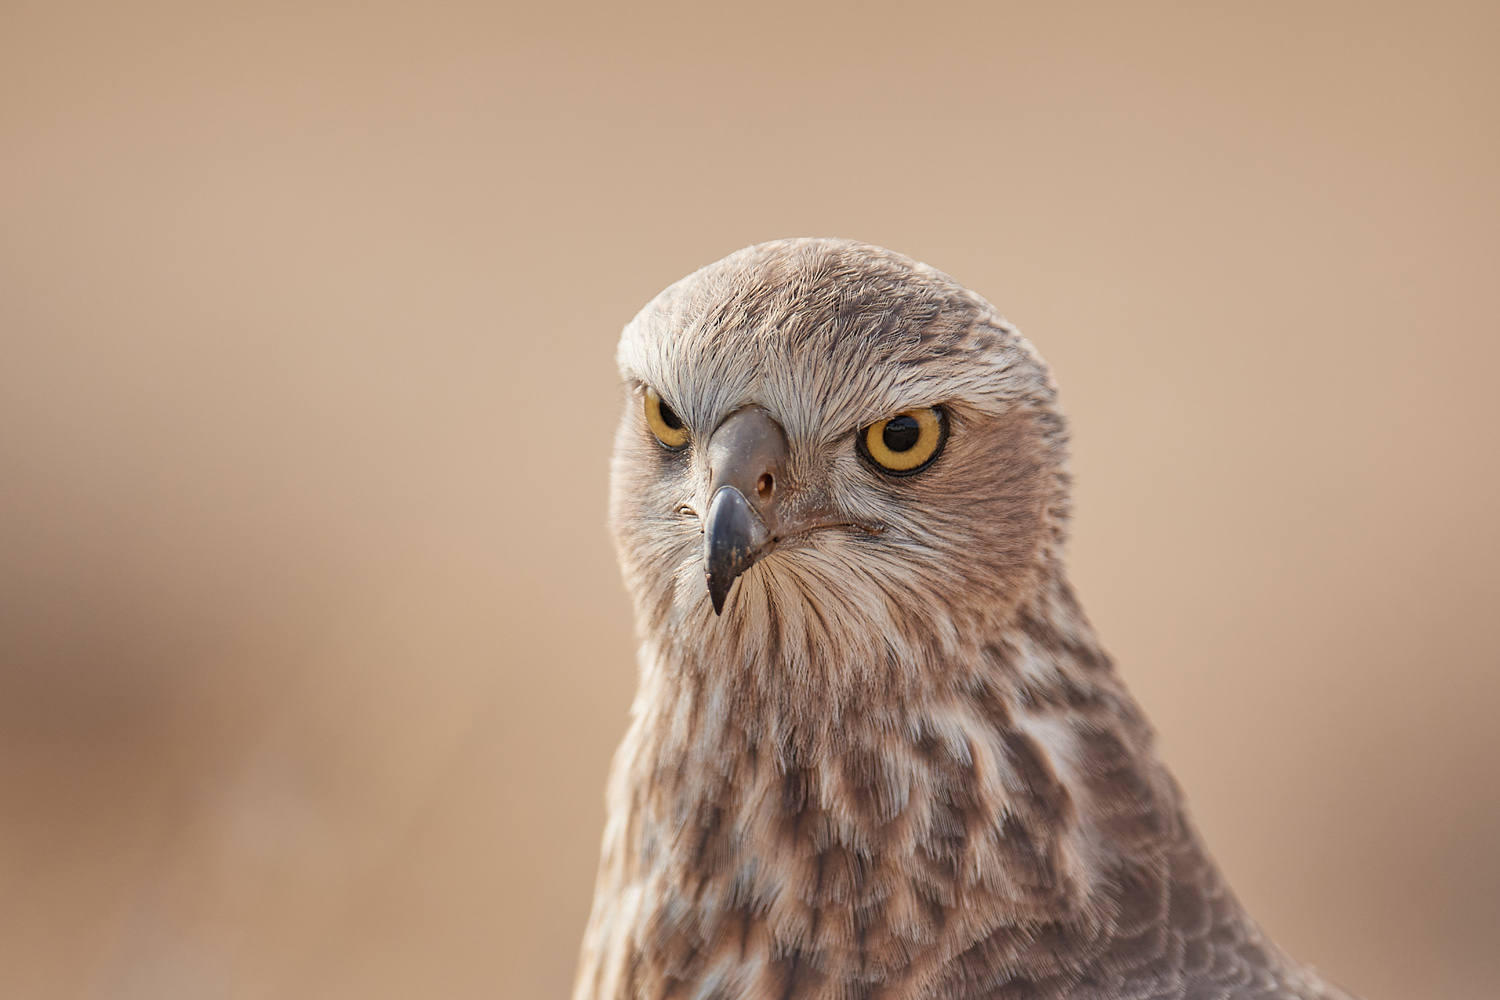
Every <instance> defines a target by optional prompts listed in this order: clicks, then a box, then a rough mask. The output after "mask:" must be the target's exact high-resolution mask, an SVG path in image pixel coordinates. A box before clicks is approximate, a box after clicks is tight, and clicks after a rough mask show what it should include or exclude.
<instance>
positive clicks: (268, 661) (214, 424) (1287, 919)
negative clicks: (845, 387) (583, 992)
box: [0, 0, 1500, 1000]
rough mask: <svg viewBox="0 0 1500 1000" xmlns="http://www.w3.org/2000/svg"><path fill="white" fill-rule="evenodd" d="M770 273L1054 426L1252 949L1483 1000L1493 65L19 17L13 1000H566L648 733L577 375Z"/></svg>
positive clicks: (929, 23)
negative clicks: (609, 819)
mask: <svg viewBox="0 0 1500 1000" xmlns="http://www.w3.org/2000/svg"><path fill="white" fill-rule="evenodd" d="M537 6H538V7H540V6H543V5H537ZM812 234H819V235H822V234H830V235H847V236H853V237H857V238H861V239H866V240H870V241H872V242H877V243H881V244H885V245H888V246H891V247H894V248H897V249H900V250H903V251H905V252H907V253H910V254H912V255H914V256H916V257H919V258H921V259H924V260H927V261H929V262H931V263H933V264H934V265H936V266H938V267H940V268H942V269H944V270H947V271H949V272H950V273H952V274H953V275H955V276H956V277H958V278H959V279H960V280H962V281H964V282H966V283H967V284H969V285H970V286H972V287H974V288H975V289H977V290H979V291H980V292H982V293H983V294H985V295H986V296H988V297H989V298H991V299H992V300H993V301H995V302H996V303H997V304H999V305H1000V307H1001V308H1002V310H1003V311H1005V312H1006V313H1007V314H1008V315H1009V316H1010V317H1011V318H1012V319H1013V320H1015V321H1016V322H1018V323H1019V324H1020V325H1021V327H1022V329H1023V330H1024V331H1026V332H1027V333H1028V334H1029V335H1030V336H1031V338H1032V339H1033V340H1034V342H1035V343H1036V344H1037V345H1038V347H1039V348H1040V349H1041V351H1042V352H1043V353H1044V354H1045V355H1046V356H1047V357H1048V358H1049V359H1050V360H1051V361H1052V362H1053V364H1054V365H1055V367H1056V370H1057V372H1058V376H1059V379H1060V381H1061V384H1062V386H1063V394H1064V401H1065V403H1066V406H1067V409H1068V410H1069V412H1070V413H1071V414H1072V416H1073V418H1074V427H1075V438H1076V449H1075V454H1076V463H1075V471H1076V475H1077V496H1078V503H1077V518H1076V534H1075V541H1074V544H1073V556H1072V563H1073V567H1074V573H1075V577H1076V581H1077V583H1078V585H1079V589H1080V592H1081V594H1082V596H1083V599H1084V601H1085V603H1086V604H1087V606H1088V608H1089V609H1090V611H1091V613H1092V615H1093V617H1094V618H1095V620H1096V622H1097V623H1098V625H1099V627H1100V629H1101V631H1102V633H1103V635H1104V637H1105V640H1106V642H1107V643H1108V644H1109V646H1110V647H1111V649H1112V650H1113V651H1114V653H1115V654H1116V656H1117V658H1118V660H1119V662H1120V664H1121V669H1122V670H1123V671H1124V673H1125V675H1126V676H1127V678H1128V679H1129V680H1130V682H1131V683H1132V685H1133V686H1134V688H1135V690H1136V692H1137V694H1138V695H1139V696H1140V698H1141V700H1142V701H1143V702H1144V704H1145V705H1146V707H1147V710H1148V711H1149V712H1150V713H1151V714H1152V716H1153V718H1154V719H1155V721H1156V723H1157V725H1158V727H1159V729H1160V732H1161V739H1162V743H1163V745H1164V748H1165V752H1166V754H1167V756H1168V757H1169V758H1170V760H1171V761H1172V763H1173V765H1174V766H1175V768H1176V770H1177V772H1178V774H1179V776H1180V777H1181V779H1182V781H1183V783H1184V784H1185V785H1186V787H1187V789H1188V792H1189V794H1190V795H1191V797H1192V799H1193V801H1194V803H1195V805H1196V810H1197V815H1198V817H1199V819H1200V821H1201V824H1202V826H1203V827H1204V828H1205V829H1206V831H1207V834H1208V836H1209V839H1210V840H1211V842H1212V843H1213V844H1214V845H1215V848H1216V850H1217V852H1218V854H1219V856H1220V857H1221V859H1222V861H1223V863H1224V865H1225V867H1226V868H1227V869H1228V871H1229V873H1230V875H1231V877H1232V879H1233V880H1234V882H1235V883H1236V884H1237V885H1238V887H1239V889H1240V891H1241V894H1242V895H1243V896H1244V897H1245V898H1246V900H1247V901H1248V903H1249V904H1250V906H1251V907H1252V908H1253V910H1254V911H1255V912H1256V913H1257V914H1259V915H1260V917H1261V918H1262V919H1263V921H1264V922H1265V923H1266V924H1267V925H1268V927H1269V928H1270V929H1271V931H1272V932H1273V933H1274V934H1276V935H1277V936H1278V937H1279V938H1280V939H1281V940H1282V941H1283V942H1284V943H1285V944H1286V945H1287V946H1288V947H1289V948H1290V949H1291V950H1292V951H1293V952H1295V953H1296V954H1298V955H1299V956H1301V957H1303V958H1306V959H1309V960H1311V961H1313V962H1314V963H1316V964H1317V965H1319V966H1320V967H1321V968H1324V969H1325V970H1328V971H1329V972H1330V973H1331V974H1332V975H1333V976H1334V977H1335V978H1337V979H1340V980H1342V981H1344V982H1345V983H1347V984H1348V985H1349V986H1351V987H1353V988H1355V989H1358V990H1360V991H1361V992H1364V993H1366V994H1368V996H1369V997H1370V998H1371V1000H1378V998H1392V1000H1394V998H1398V997H1399V998H1406V1000H1440V998H1441V1000H1462V998H1475V1000H1478V998H1482V997H1493V996H1494V995H1495V990H1496V983H1500V947H1497V941H1500V736H1497V731H1500V729H1497V722H1496V720H1497V716H1500V656H1497V650H1500V614H1497V612H1496V605H1497V598H1500V569H1497V565H1500V536H1497V528H1496V524H1497V516H1496V515H1497V496H1500V489H1497V487H1500V483H1497V430H1500V391H1497V388H1496V382H1497V372H1500V365H1497V362H1500V338H1497V332H1500V331H1497V326H1500V323H1497V318H1496V317H1497V308H1496V306H1497V289H1500V282H1497V274H1500V254H1497V250H1500V9H1497V8H1496V7H1495V6H1494V5H1493V4H1487V3H1475V4H1456V3H1424V4H1415V3H1413V4H1406V5H1389V4H1384V5H1382V4H1367V3H1345V4H1317V5H1311V4H1301V3H1286V4H1255V5H1244V6H1242V7H1241V8H1240V9H1238V11H1233V10H1230V9H1229V8H1227V7H1224V6H1221V5H1211V6H1210V5H1203V4H1197V3H1179V4H1129V5H1071V4H1051V3H1046V4H1043V3H1037V4H1024V5H1018V4H1003V3H1002V4H980V3H975V4H972V5H964V4H957V5H946V6H944V5H936V6H926V5H906V6H897V5H884V6H882V5H874V6H872V5H869V4H847V5H840V6H831V5H820V4H815V5H812V6H811V7H804V6H802V5H797V4H788V5H776V4H741V5H736V6H734V7H722V8H714V9H710V8H708V7H704V6H699V5H689V4H682V5H679V6H676V7H657V8H649V9H648V8H641V9H638V10H634V11H627V10H625V9H623V8H618V7H615V6H613V5H605V4H598V5H594V6H580V5H571V6H565V5H547V13H539V12H537V11H523V10H521V9H519V8H512V7H507V6H505V5H503V4H494V3H478V2H470V3H443V2H436V3H425V4H414V3H412V4H397V3H367V4H355V3H333V2H323V3H318V2H314V3H290V2H272V3H266V2H258V3H253V4H252V3H229V4H211V5H206V4H202V3H189V2H178V3H166V2H162V3H151V2H127V3H102V2H101V3H91V4H90V3H66V2H64V3H58V2H49V3H43V2H33V0H9V2H7V3H5V4H4V5H3V6H0V996H4V997H7V998H9V997H15V998H75V997H76V998H100V1000H105V998H107V1000H125V998H130V1000H136V998H139V1000H171V998H192V1000H199V998H230V997H234V998H241V997H251V998H259V997H267V998H270V997H277V998H282V997H287V998H296V997H303V998H318V1000H322V998H344V997H347V998H361V1000H364V998H383V997H390V998H398V997H454V998H457V997H491V998H493V997H500V998H518V1000H519V998H533V997H544V996H560V995H563V994H564V992H565V991H566V989H567V987H568V984H569V982H570V978H571V974H572V966H573V960H574V953H575V948H576V943H577V940H578V937H579V934H580V932H581V929H582V926H583V921H584V918H585V914H586V911H587V906H588V900H589V896H590V891H591V887H592V880H593V869H594V864H595V852H596V845H597V842H598V836H599V832H600V826H601V822H602V805H601V789H602V785H603V780H604V774H605V769H606V766H607V764H608V759H609V755H610V753H611V750H612V748H613V746H614V744H615V742H616V741H617V740H618V738H619V736H620V734H621V732H622V730H623V727H624V720H625V711H626V707H627V704H628V701H629V697H630V694H631V690H632V687H633V682H634V677H633V669H634V667H633V642H632V637H631V626H630V621H629V614H628V608H627V605H626V599H625V595H624V593H623V591H622V589H621V587H620V585H619V583H618V580H617V576H616V572H615V567H614V558H613V554H612V552H611V551H610V547H609V542H608V539H607V537H606V534H605V531H604V528H603V518H604V496H605V476H606V468H605V464H606V456H607V453H608V448H609V440H610V435H611V432H612V426H613V422H614V418H615V413H616V408H617V395H616V391H617V387H616V382H615V375H614V372H613V362H612V352H613V343H614V339H615V336H616V334H617V332H618V330H619V328H620V326H621V325H622V324H623V323H624V322H625V321H626V320H628V319H629V318H630V316H631V315H632V314H633V313H634V311H635V310H636V309H637V308H639V307H640V306H641V305H642V304H643V303H644V302H645V301H646V300H647V299H648V298H649V297H650V296H651V295H653V294H654V293H655V292H656V291H658V290H659V289H660V288H661V287H662V286H664V285H666V284H667V283H668V282H670V281H673V280H675V279H676V278H678V277H680V276H681V275H683V274H685V273H686V272H687V271H689V270H691V269H692V268H694V267H696V266H698V265H701V264H703V263H706V262H708V261H710V260H713V259H715V258H717V257H719V256H721V255H723V254H724V253H726V252H728V251H730V250H733V249H735V248H737V247H739V246H742V245H744V244H747V243H751V242H755V241H758V240H762V239H767V238H772V237H778V236H785V235H812Z"/></svg>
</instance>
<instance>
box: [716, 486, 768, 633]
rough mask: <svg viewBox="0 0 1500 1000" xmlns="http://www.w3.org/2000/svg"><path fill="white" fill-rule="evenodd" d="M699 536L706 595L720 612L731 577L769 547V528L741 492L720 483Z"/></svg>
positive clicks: (757, 558)
mask: <svg viewBox="0 0 1500 1000" xmlns="http://www.w3.org/2000/svg"><path fill="white" fill-rule="evenodd" d="M703 536H704V538H703V565H704V567H705V568H706V569H707V570H708V596H709V597H710V598H711V599H712V600H713V602H714V614H716V615H717V614H722V613H723V612H724V598H726V597H728V596H729V588H730V587H731V586H733V585H734V581H735V580H737V579H739V576H740V574H741V573H743V572H745V570H747V569H749V568H750V567H751V566H754V565H755V564H756V563H757V562H759V561H760V558H761V556H763V555H765V554H766V553H767V552H769V551H770V549H771V541H772V539H771V532H770V530H769V529H767V528H766V523H765V522H764V521H762V520H761V519H760V515H758V514H756V513H755V510H754V508H752V507H751V506H750V501H749V500H747V499H745V494H743V493H741V492H740V491H739V490H737V489H735V488H734V487H733V486H720V487H719V489H718V492H716V493H715V494H714V499H713V502H712V503H710V504H709V506H708V520H707V521H706V522H705V523H704V526H703Z"/></svg>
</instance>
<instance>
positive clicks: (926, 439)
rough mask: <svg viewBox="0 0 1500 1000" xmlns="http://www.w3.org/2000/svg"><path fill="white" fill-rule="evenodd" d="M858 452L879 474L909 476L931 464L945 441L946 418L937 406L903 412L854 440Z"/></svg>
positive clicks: (869, 429) (879, 421) (946, 432)
mask: <svg viewBox="0 0 1500 1000" xmlns="http://www.w3.org/2000/svg"><path fill="white" fill-rule="evenodd" d="M855 440H856V441H857V442H858V443H859V452H860V454H861V455H863V456H864V457H865V458H866V459H868V460H869V461H870V463H871V464H873V465H875V466H876V467H877V468H879V469H880V470H881V471H882V472H888V473H890V474H891V475H893V476H910V475H913V474H915V473H918V472H921V471H922V470H923V469H925V468H927V467H928V466H929V465H931V464H932V463H933V461H934V460H935V459H936V458H937V457H938V454H939V453H940V452H941V451H942V450H943V444H944V443H945V442H946V441H947V440H948V417H947V415H946V414H945V413H944V412H943V411H942V410H940V409H938V408H937V407H936V406H923V407H920V408H918V409H915V410H902V411H901V412H900V413H898V414H896V415H895V416H893V417H887V418H886V419H884V420H877V421H875V422H874V423H873V424H871V425H870V426H868V427H866V428H864V429H863V430H861V431H860V432H859V435H858V436H857V437H856V438H855Z"/></svg>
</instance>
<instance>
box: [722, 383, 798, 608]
mask: <svg viewBox="0 0 1500 1000" xmlns="http://www.w3.org/2000/svg"><path fill="white" fill-rule="evenodd" d="M786 458H787V443H786V433H785V432H784V431H783V430H782V429H781V425H780V424H778V423H777V422H776V421H775V420H772V419H771V416H770V414H768V413H766V411H765V410H762V409H759V408H758V407H750V408H747V409H743V410H739V411H737V412H735V413H732V414H730V416H729V418H728V419H727V420H725V421H724V422H723V423H722V424H720V425H719V427H718V429H717V430H715V431H714V433H713V436H712V437H711V438H709V441H708V465H709V474H710V476H711V477H712V479H711V482H710V485H709V492H710V496H711V497H712V498H713V499H712V500H711V501H710V502H709V507H708V517H707V518H706V519H705V520H704V522H703V565H704V569H705V571H706V573H707V577H708V595H709V597H710V599H712V601H713V604H714V614H716V615H717V614H722V613H723V611H724V600H725V598H727V597H728V596H729V588H730V587H731V586H733V585H734V581H735V580H737V579H739V577H740V575H741V574H742V573H744V572H745V571H746V570H747V569H749V568H750V567H751V566H754V565H755V564H756V563H757V562H759V561H760V560H761V559H762V558H764V557H765V556H766V554H767V553H769V552H770V551H771V549H773V548H774V547H775V545H776V541H777V538H778V537H779V534H780V533H779V531H778V528H779V519H778V516H777V508H778V504H777V499H778V497H779V495H780V494H781V493H782V492H783V490H782V486H783V483H782V481H781V480H782V476H783V470H784V469H785V466H786Z"/></svg>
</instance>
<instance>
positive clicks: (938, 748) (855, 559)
mask: <svg viewBox="0 0 1500 1000" xmlns="http://www.w3.org/2000/svg"><path fill="white" fill-rule="evenodd" d="M618 362H619V366H620V370H621V372H622V375H623V377H624V379H625V381H626V384H627V387H628V388H627V393H628V400H627V403H626V406H625V412H624V416H623V418H622V419H621V422H620V426H619V431H618V433H617V436H616V439H615V452H614V458H613V466H612V485H611V499H610V523H611V528H612V531H613V534H614V538H615V543H616V547H617V550H618V554H619V558H620V562H621V565H622V568H623V572H624V576H625V581H626V584H627V587H628V589H629V591H630V593H631V596H632V598H633V601H634V606H635V615H636V622H637V629H638V632H639V635H640V639H641V647H640V686H639V690H638V693H637V695H636V698H635V702H634V705H633V707H632V710H631V720H630V725H629V729H628V732H627V735H626V736H625V739H624V742H623V743H622V745H621V746H620V749H619V751H618V753H617V755H616V757H615V761H614V764H613V769H612V772H611V777H610V779H609V787H608V792H607V805H608V820H607V823H606V826H605V832H604V844H603V852H602V858H601V863H600V869H599V874H598V882H597V887H596V894H595V898H594V905H593V912H592V915H591V917H590V919H589V923H588V928H587V931H586V932H585V938H584V942H583V951H582V958H581V961H580V966H579V971H578V978H577V982H576V987H575V991H574V998H575V1000H624V998H630V1000H666V998H682V1000H737V998H745V1000H813V998H818V1000H825V998H826V1000H877V998H878V1000H916V998H934V1000H977V998H981V997H983V998H1001V997H1005V998H1023V997H1024V998H1032V1000H1052V998H1063V997H1067V998H1088V1000H1146V998H1162V1000H1165V998H1180V1000H1213V998H1223V1000H1270V998H1328V1000H1349V997H1348V994H1346V993H1344V992H1342V991H1341V990H1339V989H1338V988H1336V987H1334V986H1331V985H1329V984H1327V983H1326V982H1324V981H1323V980H1322V979H1320V978H1319V977H1318V976H1317V975H1316V974H1315V973H1314V972H1312V971H1311V970H1309V969H1308V968H1306V967H1303V966H1300V965H1298V964H1296V963H1295V962H1293V961H1292V960H1291V959H1290V958H1288V957H1287V955H1286V954H1285V953H1283V952H1282V951H1281V950H1280V949H1278V948H1277V947H1276V945H1275V944H1274V943H1273V942H1271V941H1270V940H1269V939H1268V938H1267V937H1266V935H1265V934H1264V932H1263V931H1262V930H1261V929H1260V928H1259V927H1258V926H1257V925H1256V923H1255V922H1254V921H1253V920H1252V919H1251V917H1250V916H1249V915H1248V914H1247V913H1246V912H1245V910H1244V909H1243V908H1242V907H1241V905H1240V903H1239V902H1238V901H1237V900H1236V899H1235V897H1234V895H1233V893H1232V892H1231V891H1230V889H1229V887H1228V886H1227V885H1226V884H1225V882H1224V879H1223V877H1222V876H1221V875H1220V873H1219V871H1218V869H1217V868H1216V867H1215V865H1214V862H1213V861H1212V860H1211V858H1210V857H1209V855H1208V853H1207V851H1206V850H1205V848H1204V845H1203V843H1202V841H1201V840H1200V838H1199V836H1198V834H1197V832H1196V831H1195V829H1194V827H1193V825H1192V823H1191V821H1190V820H1189V818H1188V815H1187V813H1186V811H1185V808H1184V805H1183V797H1182V793H1181V792H1180V791H1179V790H1178V787H1177V785H1176V784H1175V782H1174V781H1173V779H1172V777H1171V775H1170V774H1169V773H1168V772H1167V769H1166V767H1165V766H1164V765H1163V764H1162V761H1161V760H1160V758H1159V757H1158V756H1157V753H1156V750H1155V749H1154V747H1153V742H1152V732H1151V728H1150V726H1149V724H1148V723H1147V721H1146V719H1145V717H1144V716H1143V714H1142V712H1141V710H1140V708H1139V707H1138V706H1137V705H1136V703H1135V702H1134V701H1133V700H1132V699H1131V696H1130V695H1129V693H1128V692H1127V691H1126V690H1125V687H1124V685H1123V684H1122V682H1121V680H1120V677H1119V675H1118V674H1117V673H1116V672H1115V670H1114V669H1113V666H1112V665H1111V662H1110V659H1109V658H1108V656H1106V654H1105V653H1104V652H1103V651H1102V650H1101V648H1100V645H1099V642H1098V640H1097V639H1095V637H1094V633H1093V630H1092V629H1091V627H1090V625H1089V623H1088V620H1087V619H1086V618H1085V616H1084V614H1083V612H1082V610H1081V609H1080V607H1079V605H1078V603H1077V601H1076V600H1075V598H1074V595H1073V591H1072V590H1071V588H1070V587H1069V584H1068V580H1067V576H1066V574H1065V572H1064V567H1063V543H1064V536H1065V529H1066V525H1067V520H1068V507H1069V479H1068V472H1067V451H1066V446H1067V432H1066V427H1065V423H1064V420H1063V417H1062V414H1061V413H1060V412H1059V409H1058V405H1057V400H1056V390H1055V387H1054V384H1053V381H1052V377H1051V375H1050V373H1049V371H1048V368H1047V366H1046V364H1045V363H1044V362H1043V361H1042V359H1041V358H1040V357H1039V356H1038V355H1037V353H1036V351H1035V350H1034V349H1033V348H1032V347H1031V345H1030V344H1029V343H1028V342H1027V341H1026V340H1024V339H1023V338H1022V337H1021V336H1020V335H1019V334H1018V333H1017V332H1016V330H1015V329H1014V328H1013V327H1011V326H1010V325H1009V324H1008V323H1007V322H1006V321H1005V320H1004V319H1002V318H1001V317H1000V315H999V314H998V313H997V312H996V311H995V309H994V307H992V306H991V305H990V304H989V303H988V302H986V301H985V300H984V299H982V298H980V297H979V296H978V295H976V294H974V293H973V292H970V291H968V290H967V289H965V288H964V287H962V286H961V285H959V284H958V283H957V282H955V281H954V280H953V279H951V278H949V277H947V276H946V275H944V274H942V273H940V272H938V271H936V270H934V269H933V268H931V267H928V266H926V265H924V264H920V263H917V262H915V261H913V260H911V259H909V258H907V257H904V256H902V255H900V254H896V253H892V252H890V251H888V250H883V249H880V248H878V247H873V246H868V245H864V244H860V243H855V242H850V241H846V240H815V239H802V240H785V241H778V242H773V243H765V244H761V245H758V246H753V247H750V248H748V249H745V250H741V251H739V252H737V253H734V254H731V255H730V256H728V257H726V258H724V259H723V260H721V261H719V262H717V263H715V264H711V265H709V266H708V267H705V268H703V269H702V270H700V271H698V272H696V273H694V274H692V275H690V276H689V277H687V278H685V279H683V280H682V281H679V282H677V283H676V284H674V285H672V286H671V287H669V288H668V289H667V290H666V291H664V292H662V293H661V294H660V295H659V296H657V298H656V299H655V300H653V301H652V302H651V303H650V304H649V305H647V306H646V307H645V309H643V310H642V311H641V312H640V314H639V315H637V316H636V317H635V319H634V320H633V321H631V323H630V324H629V325H628V326H627V327H626V328H625V330H624V333H623V335H622V336H621V339H620V344H619V350H618Z"/></svg>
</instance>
